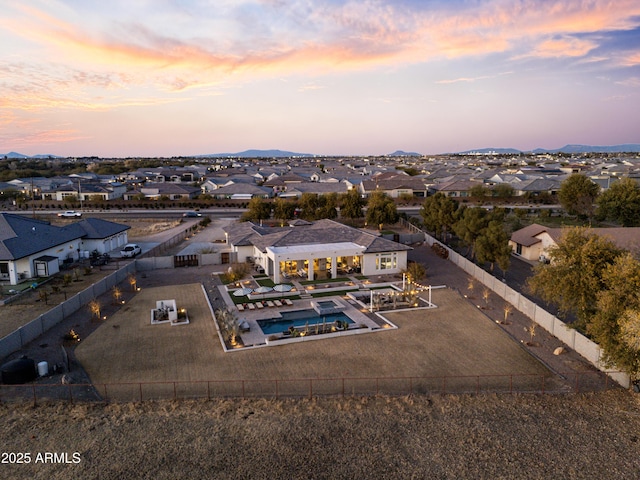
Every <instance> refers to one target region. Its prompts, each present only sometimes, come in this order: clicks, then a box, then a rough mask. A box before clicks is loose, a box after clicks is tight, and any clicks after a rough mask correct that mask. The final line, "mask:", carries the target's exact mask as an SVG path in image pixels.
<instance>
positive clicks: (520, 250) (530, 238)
mask: <svg viewBox="0 0 640 480" xmlns="http://www.w3.org/2000/svg"><path fill="white" fill-rule="evenodd" d="M561 235H562V229H561V228H549V227H545V226H543V225H538V224H537V223H534V224H532V225H529V226H528V227H524V228H521V229H520V230H516V231H515V232H513V233H512V234H511V239H510V240H509V245H510V246H511V250H513V253H515V254H516V255H518V256H520V257H522V258H524V259H526V260H530V261H545V259H546V258H548V257H547V252H548V249H549V248H550V247H552V246H555V245H557V242H558V240H559V239H560V236H561Z"/></svg>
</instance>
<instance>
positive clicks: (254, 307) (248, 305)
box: [247, 303, 256, 310]
mask: <svg viewBox="0 0 640 480" xmlns="http://www.w3.org/2000/svg"><path fill="white" fill-rule="evenodd" d="M247 308H248V309H249V310H255V309H256V306H255V305H254V304H253V303H247Z"/></svg>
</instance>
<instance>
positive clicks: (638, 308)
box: [587, 252, 640, 378]
mask: <svg viewBox="0 0 640 480" xmlns="http://www.w3.org/2000/svg"><path fill="white" fill-rule="evenodd" d="M602 283H603V285H604V286H605V289H604V290H602V291H600V292H599V293H598V295H597V304H596V313H595V315H594V316H593V317H592V318H591V319H590V321H589V323H588V325H587V333H588V334H589V335H591V337H592V338H593V340H594V341H595V342H596V343H597V344H598V345H599V346H600V347H601V348H602V350H603V361H604V362H605V364H606V365H607V366H608V367H611V368H620V369H623V370H624V371H626V372H627V373H628V374H630V375H632V376H634V377H636V378H637V376H638V373H639V371H640V344H638V339H639V337H638V333H639V331H640V330H639V327H640V317H639V315H640V294H639V292H640V262H639V261H638V260H637V259H635V258H634V257H633V255H631V254H630V253H629V252H625V253H624V254H622V255H620V256H618V257H617V258H616V259H615V261H614V263H612V264H611V265H608V266H607V267H606V268H605V269H604V271H603V272H602Z"/></svg>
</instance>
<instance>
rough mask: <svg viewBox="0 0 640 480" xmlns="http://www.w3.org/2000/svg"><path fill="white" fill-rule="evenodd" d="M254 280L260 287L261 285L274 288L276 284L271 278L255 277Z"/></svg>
mask: <svg viewBox="0 0 640 480" xmlns="http://www.w3.org/2000/svg"><path fill="white" fill-rule="evenodd" d="M253 278H254V279H255V280H256V282H257V283H258V285H260V286H261V287H274V286H275V283H274V282H273V280H271V279H270V278H269V277H267V278H258V277H257V276H255V275H254V276H253Z"/></svg>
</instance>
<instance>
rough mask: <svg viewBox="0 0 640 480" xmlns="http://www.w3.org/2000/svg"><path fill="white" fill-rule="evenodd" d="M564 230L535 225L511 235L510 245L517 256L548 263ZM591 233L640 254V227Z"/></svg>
mask: <svg viewBox="0 0 640 480" xmlns="http://www.w3.org/2000/svg"><path fill="white" fill-rule="evenodd" d="M563 231H564V228H550V227H545V226H543V225H538V224H537V223H534V224H532V225H529V226H528V227H524V228H521V229H520V230H516V231H515V232H513V233H512V234H511V239H510V240H509V245H510V246H511V249H512V250H513V253H515V254H516V255H518V256H520V257H522V258H525V259H527V260H530V261H547V260H548V259H549V248H551V247H553V246H556V245H557V244H558V241H559V240H560V238H561V237H562V233H563ZM589 231H590V232H593V233H596V234H598V235H600V236H602V237H605V238H607V239H609V240H611V241H612V242H613V243H614V244H616V245H617V246H618V247H619V248H622V249H624V250H629V251H630V252H634V253H640V227H617V228H590V229H589Z"/></svg>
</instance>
